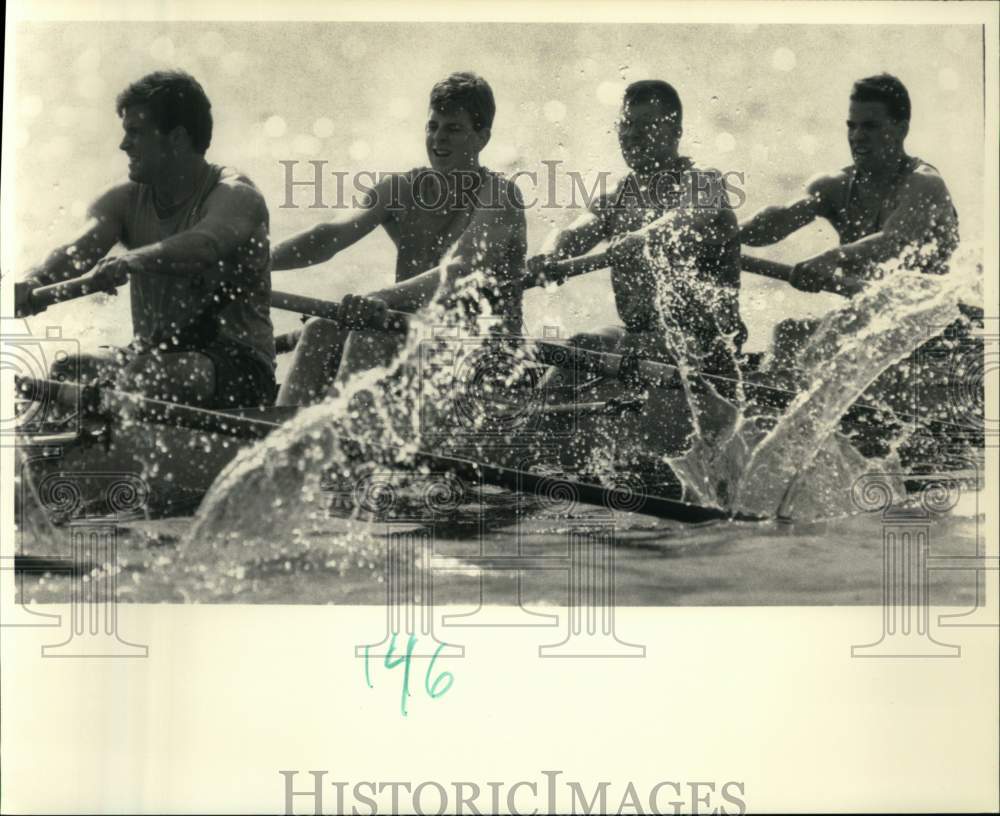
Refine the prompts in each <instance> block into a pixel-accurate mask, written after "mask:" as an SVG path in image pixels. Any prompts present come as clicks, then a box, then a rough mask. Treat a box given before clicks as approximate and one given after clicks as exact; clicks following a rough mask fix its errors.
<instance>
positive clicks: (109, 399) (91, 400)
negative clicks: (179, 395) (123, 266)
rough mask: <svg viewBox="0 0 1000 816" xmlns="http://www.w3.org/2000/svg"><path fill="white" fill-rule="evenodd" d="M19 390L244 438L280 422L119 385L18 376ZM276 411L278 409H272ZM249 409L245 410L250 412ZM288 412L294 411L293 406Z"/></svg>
mask: <svg viewBox="0 0 1000 816" xmlns="http://www.w3.org/2000/svg"><path fill="white" fill-rule="evenodd" d="M15 383H16V386H17V389H18V392H19V393H20V394H21V395H23V396H24V397H27V398H28V399H31V400H35V401H45V402H48V403H50V404H54V405H58V406H60V407H62V408H64V409H67V410H70V411H81V412H82V413H83V414H84V415H85V416H86V415H90V416H108V415H115V416H117V415H119V414H120V413H122V412H123V411H128V410H131V411H133V412H134V418H135V420H136V421H138V420H150V421H153V422H156V423H158V424H161V425H173V426H178V427H183V428H192V429H194V430H202V431H207V432H214V433H221V434H225V435H227V436H235V437H240V438H244V439H260V438H262V437H264V436H267V435H268V434H269V433H270V432H271V431H273V430H274V429H275V428H277V427H279V426H280V422H277V421H276V420H275V419H274V418H273V417H272V418H268V419H264V418H258V417H249V416H245V415H242V414H243V413H244V412H240V413H225V412H223V411H214V410H211V409H209V408H198V407H196V406H193V405H184V404H182V403H178V402H170V401H168V400H158V399H153V398H152V397H144V396H142V395H139V394H132V393H129V392H127V391H121V390H118V389H116V388H110V387H103V388H102V387H98V386H94V385H81V384H80V383H73V382H58V381H56V380H48V379H44V378H39V377H22V376H17V377H15ZM269 410H270V411H271V412H274V411H275V410H276V409H273V408H272V409H269ZM249 412H250V411H249V410H246V411H245V413H249ZM287 413H288V415H289V416H291V414H292V413H294V409H290V410H289V411H288V412H287Z"/></svg>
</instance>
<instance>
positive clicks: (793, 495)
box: [184, 262, 981, 561]
mask: <svg viewBox="0 0 1000 816" xmlns="http://www.w3.org/2000/svg"><path fill="white" fill-rule="evenodd" d="M952 267H953V268H952V273H951V274H950V275H947V276H932V275H923V274H919V273H913V272H907V271H905V270H901V269H899V268H896V269H894V270H893V274H891V275H890V276H887V277H886V278H884V279H883V280H882V281H879V282H875V283H873V284H871V285H870V286H869V287H868V289H867V290H866V291H865V292H863V293H862V294H861V295H858V296H856V297H855V298H854V299H852V300H851V301H849V302H846V303H845V305H844V306H843V307H842V308H841V309H839V310H837V311H835V312H832V313H830V314H828V315H827V316H826V317H825V318H824V319H823V320H822V321H821V323H820V325H819V327H818V329H817V330H816V331H815V333H814V334H813V335H812V336H811V337H810V338H809V339H808V341H807V342H806V343H805V344H804V346H803V347H802V348H801V349H800V350H799V352H798V354H797V355H796V357H795V364H796V366H797V373H796V380H797V382H796V386H797V396H796V397H795V398H794V399H793V401H792V402H791V404H790V406H789V407H788V409H787V410H786V411H785V412H784V414H783V415H781V416H777V417H776V416H773V415H770V416H769V415H766V414H763V415H762V414H761V413H760V412H759V411H754V410H749V408H750V407H751V403H749V402H747V400H746V399H745V397H744V383H743V382H742V381H741V379H740V373H739V367H738V366H735V365H734V366H733V370H734V372H735V377H734V378H733V381H732V382H731V383H730V384H729V385H730V388H729V391H727V392H726V398H723V396H721V395H720V393H719V391H718V390H716V389H714V388H712V387H711V386H706V385H705V384H704V381H703V380H700V379H699V378H698V377H696V376H695V374H696V373H697V371H698V366H699V363H700V361H701V359H702V358H701V357H700V356H699V353H698V349H694V348H692V347H691V344H690V341H689V338H690V332H688V331H686V330H685V326H682V325H680V321H678V320H677V318H676V317H675V316H674V313H675V312H676V311H677V310H675V309H672V308H670V305H671V301H670V299H669V298H670V297H672V295H669V294H662V289H661V291H658V293H657V304H658V307H659V309H658V311H659V313H660V315H661V323H662V327H663V329H664V335H665V337H666V339H667V344H668V346H669V347H670V350H671V353H672V355H673V358H674V360H675V361H676V362H677V363H678V371H679V375H680V376H679V380H680V383H681V386H682V393H683V397H684V400H685V401H686V403H687V406H688V409H689V412H690V421H691V427H692V432H691V435H690V437H689V439H688V443H689V447H688V449H687V451H686V452H685V453H684V454H683V455H679V456H671V457H669V458H667V459H666V462H667V463H668V464H669V466H670V468H671V469H672V470H673V471H674V473H675V474H676V475H677V476H678V477H679V478H680V479H681V482H682V484H683V486H684V495H685V499H686V500H687V501H692V502H695V503H698V504H702V505H712V506H717V507H722V508H725V509H728V510H731V511H733V512H739V513H746V514H753V515H771V516H774V515H782V516H788V515H794V516H795V517H796V518H817V517H821V516H829V515H838V514H843V513H845V512H852V510H853V508H852V506H851V505H850V503H849V494H850V487H851V485H852V484H853V482H854V481H855V479H856V478H857V477H858V476H860V475H862V474H864V473H865V472H869V471H871V470H872V469H873V468H875V469H879V470H889V471H897V472H898V471H899V467H898V466H894V465H893V464H892V460H891V458H890V459H888V460H882V461H879V460H873V459H868V458H865V457H864V456H862V454H861V453H860V452H859V451H858V450H856V449H855V448H854V446H853V445H852V444H851V442H850V441H849V440H848V439H847V438H846V437H845V436H843V435H842V434H841V433H840V432H839V431H838V426H839V422H840V420H841V418H842V416H843V415H844V414H845V412H846V411H847V410H848V409H849V408H850V407H851V405H852V404H853V403H854V402H855V401H856V400H857V399H858V398H859V397H860V396H861V395H862V393H863V392H864V391H865V389H866V388H868V387H869V385H870V384H871V383H872V382H873V381H875V380H876V379H877V378H878V377H879V375H880V374H881V373H882V372H883V371H885V370H886V369H887V368H888V367H890V366H892V365H894V364H896V363H898V362H899V361H900V360H903V359H904V358H906V357H907V356H908V355H910V354H911V353H912V352H913V351H914V350H915V349H916V348H918V347H919V346H920V345H921V344H923V343H924V342H926V341H927V340H928V339H930V338H931V337H933V336H935V335H936V334H938V333H940V331H941V327H943V326H945V325H949V324H951V323H953V322H954V321H955V320H956V319H957V318H958V317H959V314H960V313H959V310H958V303H959V301H960V300H964V301H967V302H976V300H977V298H979V297H981V292H980V291H978V290H977V287H981V269H980V270H974V269H973V267H974V264H971V263H958V262H956V263H953V264H952ZM677 277H678V276H677V274H676V273H675V274H674V276H673V283H674V284H676V282H677ZM686 285H688V286H690V287H709V288H711V286H712V284H706V283H705V282H704V281H700V280H697V279H696V276H694V275H692V276H691V277H690V278H689V279H688V280H687V281H686ZM674 291H676V289H675V290H674ZM702 295H703V297H707V298H709V299H710V298H711V297H712V293H711V292H710V291H708V292H702ZM428 315H429V320H428V322H427V323H423V324H421V323H418V322H416V321H414V324H413V327H412V328H411V331H410V333H409V335H408V336H407V338H406V340H405V342H403V344H402V350H401V351H400V352H399V353H398V354H397V355H396V356H395V357H394V359H393V360H392V361H391V362H390V363H389V364H388V365H386V366H382V367H376V368H373V369H370V370H368V371H366V372H364V373H362V374H359V375H356V376H354V377H352V378H351V379H350V380H349V381H348V382H347V383H344V384H342V385H341V386H340V393H339V395H338V396H336V397H332V398H328V399H327V400H326V401H325V402H323V403H321V404H319V405H316V406H312V407H310V408H307V409H304V410H302V411H301V412H300V413H299V414H298V415H297V416H296V417H295V418H294V419H292V420H291V421H289V422H288V423H287V424H285V425H284V426H283V427H281V428H280V429H278V430H276V431H275V432H274V433H272V434H271V435H270V436H269V437H268V438H267V439H265V440H264V441H262V442H261V443H259V444H257V445H256V446H254V447H252V448H249V449H247V450H245V451H244V452H243V453H242V454H241V455H240V456H238V457H237V458H236V459H235V460H234V461H233V462H232V463H231V464H230V466H229V467H227V468H226V469H225V470H224V471H223V472H222V474H221V475H220V476H219V478H218V479H217V480H216V482H215V484H214V485H213V487H212V488H211V490H210V491H209V493H208V494H207V496H206V498H205V500H204V502H203V503H202V508H201V511H200V513H199V517H198V519H197V520H196V523H195V524H194V525H193V526H192V528H191V529H190V531H189V533H188V535H187V537H186V541H185V544H184V546H185V547H186V548H187V551H188V552H190V553H192V554H194V555H196V556H197V555H200V556H203V557H204V556H208V555H209V554H211V557H212V558H213V559H218V558H219V557H220V555H223V554H226V553H228V554H229V555H231V556H232V557H234V558H235V559H236V560H240V561H246V560H248V559H250V560H252V559H258V560H259V559H267V558H283V557H287V556H289V555H292V554H296V553H302V552H305V551H308V550H309V548H310V546H313V545H312V544H310V541H312V540H314V539H316V538H317V537H316V536H310V535H309V530H310V529H312V530H315V529H318V528H321V527H323V525H324V524H326V525H329V521H328V518H329V513H328V505H329V504H330V494H329V492H328V491H324V489H323V485H322V479H323V476H322V474H323V473H324V472H325V473H327V474H329V473H333V474H334V481H337V480H340V481H341V482H343V483H345V484H346V485H347V486H348V488H352V487H356V486H357V485H358V484H359V483H361V482H362V481H363V480H364V478H365V476H366V474H370V473H371V472H372V468H373V463H372V462H371V461H366V462H362V461H359V459H358V456H357V452H356V450H354V451H353V452H352V448H351V445H350V444H345V440H346V441H348V442H350V441H351V440H353V441H355V442H361V443H364V444H367V445H372V446H375V447H377V448H379V449H381V450H383V451H385V450H391V454H390V457H389V459H390V461H388V466H389V467H391V468H392V469H393V470H394V471H397V473H398V474H403V473H406V472H407V469H408V467H409V466H410V465H411V464H412V457H413V455H414V454H415V453H417V452H418V451H419V450H420V449H421V444H422V443H423V444H426V437H424V438H423V440H422V431H423V430H424V429H423V426H422V422H423V420H424V416H425V412H424V411H423V408H425V407H426V406H427V405H428V404H431V405H439V404H441V403H443V402H447V401H449V400H452V399H454V393H453V391H452V389H453V387H454V381H453V370H442V371H441V372H439V373H435V372H434V371H433V370H428V369H427V368H426V367H423V366H421V365H420V354H421V346H422V345H423V342H424V341H422V339H421V334H420V331H419V326H420V325H424V326H426V325H441V323H442V322H443V321H446V319H447V317H448V312H447V311H446V310H445V308H444V306H443V305H442V304H440V303H435V304H433V305H432V308H431V309H429V310H428ZM729 340H731V338H729ZM463 342H465V341H463ZM729 351H730V353H731V354H732V355H733V356H734V357H735V346H734V345H733V344H732V343H731V342H730V343H729ZM720 390H721V389H720ZM604 442H606V440H601V439H597V440H595V445H594V450H595V452H597V454H600V453H601V452H602V451H603V443H604ZM631 444H632V445H633V446H636V445H638V446H639V447H642V446H646V447H648V446H649V444H650V440H649V439H648V438H645V439H641V440H633V441H632V442H631ZM626 447H627V446H626V445H620V446H618V450H619V451H621V450H624V449H625V448H626ZM619 461H620V460H619ZM386 466H387V461H386V459H385V458H382V459H381V461H380V462H379V464H378V465H377V467H383V468H384V467H386ZM418 475H419V474H418ZM898 487H899V489H900V490H902V486H901V485H899V486H898ZM249 501H252V502H253V503H254V505H255V507H256V508H258V512H257V513H255V514H253V525H254V526H253V529H246V527H245V525H246V520H247V515H248V514H247V513H246V506H247V503H248V502H249ZM349 521H351V522H352V523H353V526H352V525H351V524H346V525H345V524H342V525H341V526H340V527H339V528H338V530H337V532H338V533H340V535H337V536H332V537H331V536H325V537H323V540H324V542H325V543H324V545H323V546H324V547H327V548H329V547H331V546H337V547H339V548H341V549H342V550H343V551H344V552H347V553H349V554H351V555H352V556H353V555H359V556H360V557H361V558H362V559H369V560H371V561H374V560H376V559H375V558H374V555H373V553H374V550H375V548H376V547H381V546H382V544H380V543H377V542H376V541H375V539H374V538H373V532H372V530H373V528H371V526H370V524H369V523H368V522H367V521H366V520H365V519H364V518H362V517H360V516H359V513H358V509H357V506H355V511H354V515H353V516H352V518H351V519H350V520H349ZM328 531H329V529H328ZM290 533H291V536H290V535H289V534H290ZM345 533H346V534H345ZM331 540H332V541H333V542H335V544H332V543H331Z"/></svg>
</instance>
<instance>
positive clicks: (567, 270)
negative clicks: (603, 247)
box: [523, 252, 609, 289]
mask: <svg viewBox="0 0 1000 816" xmlns="http://www.w3.org/2000/svg"><path fill="white" fill-rule="evenodd" d="M537 257H542V256H537ZM533 260H535V259H534V258H533V259H532V261H533ZM529 263H530V262H529ZM608 265H609V261H608V255H607V253H606V252H596V253H594V254H592V255H580V256H579V257H576V258H566V259H564V260H561V261H553V262H551V263H549V264H548V265H547V266H546V267H545V269H544V270H542V271H540V272H531V271H529V272H527V273H526V274H525V276H524V283H523V288H525V289H531V288H532V287H534V286H545V285H547V284H549V283H551V282H555V281H565V280H569V279H570V278H575V277H576V276H577V275H584V274H586V273H587V272H593V271H594V270H597V269H604V268H605V267H606V266H608Z"/></svg>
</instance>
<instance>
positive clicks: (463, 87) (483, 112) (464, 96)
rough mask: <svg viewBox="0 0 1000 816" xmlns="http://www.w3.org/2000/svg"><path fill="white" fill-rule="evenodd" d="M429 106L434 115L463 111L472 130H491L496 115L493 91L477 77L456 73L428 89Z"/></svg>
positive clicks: (469, 73)
mask: <svg viewBox="0 0 1000 816" xmlns="http://www.w3.org/2000/svg"><path fill="white" fill-rule="evenodd" d="M431 107H432V108H433V109H434V110H436V111H437V112H438V113H454V112H455V111H459V110H464V111H465V112H466V113H468V114H469V118H470V119H472V127H473V128H474V129H476V130H482V129H483V128H491V127H493V117H494V116H495V115H496V112H497V105H496V102H494V101H493V89H492V88H491V87H490V84H489V83H488V82H487V81H486V80H485V79H483V78H482V77H481V76H479V74H475V73H473V72H472V71H457V72H456V73H454V74H451V75H450V76H448V77H447V78H445V79H442V80H441V81H440V82H438V83H437V84H436V85H435V86H434V87H433V88H432V89H431Z"/></svg>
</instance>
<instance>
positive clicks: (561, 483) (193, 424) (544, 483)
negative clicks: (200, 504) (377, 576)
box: [16, 377, 759, 522]
mask: <svg viewBox="0 0 1000 816" xmlns="http://www.w3.org/2000/svg"><path fill="white" fill-rule="evenodd" d="M16 382H17V387H18V389H19V390H20V391H21V393H22V394H23V395H25V396H27V397H29V398H33V399H37V398H46V397H47V398H49V399H54V400H56V401H57V402H60V403H61V404H64V405H66V406H67V407H76V406H78V405H84V406H87V407H86V408H85V412H87V411H88V410H89V411H96V414H97V416H98V417H105V418H107V416H108V410H109V409H110V408H112V407H113V406H116V405H123V404H127V405H130V406H132V407H133V408H134V409H135V410H136V412H137V414H138V415H139V416H143V417H147V418H149V419H151V420H152V421H155V422H159V423H161V424H169V425H175V426H179V427H186V428H194V429H197V430H203V431H210V432H212V433H217V434H222V435H226V436H230V437H234V438H238V439H246V440H253V439H259V438H262V437H264V436H267V435H268V434H270V433H271V432H272V431H274V430H275V429H277V428H279V427H281V421H276V420H275V418H273V417H272V418H269V419H263V418H259V417H253V416H241V415H240V414H238V413H235V414H229V413H224V412H222V411H212V410H209V409H205V408H195V407H193V406H189V405H180V404H178V403H171V402H166V401H164V400H157V399H151V398H148V397H142V396H139V395H136V394H131V393H127V392H123V391H118V390H116V389H113V388H108V387H104V388H98V387H97V386H80V385H77V384H75V383H73V384H67V383H60V382H56V381H55V380H44V379H38V378H33V377H17V378H16ZM85 390H86V393H84V392H85ZM268 410H269V411H273V410H274V409H268ZM295 410H296V409H294V408H291V409H288V417H287V418H290V417H291V416H292V414H294V412H295ZM283 419H284V418H283ZM342 441H343V442H345V443H347V444H348V445H349V446H350V448H351V451H352V453H354V454H356V455H357V456H358V457H359V458H360V459H364V460H366V461H375V462H383V463H386V464H389V465H393V466H398V462H399V457H398V451H397V450H396V449H395V448H392V447H389V446H380V445H373V444H371V443H367V442H361V441H359V440H356V439H351V438H349V437H344V438H342ZM412 465H413V467H415V468H417V469H421V468H427V469H428V470H432V471H437V472H442V471H443V472H450V473H453V474H455V475H456V476H458V477H459V478H461V479H464V480H466V481H471V482H480V481H481V482H482V483H484V484H488V485H494V486H497V487H504V488H508V489H510V490H517V491H522V492H531V493H535V494H538V495H543V496H549V495H570V496H572V497H573V498H574V499H575V500H577V501H579V502H581V503H582V504H589V505H595V506H601V507H610V508H616V507H620V506H627V508H628V510H629V511H630V512H634V513H641V514H644V515H652V516H658V517H661V518H669V519H674V520H677V521H684V522H703V521H714V520H721V519H729V518H737V519H739V520H744V521H756V520H759V519H758V517H757V516H751V515H744V516H738V517H737V516H732V515H731V514H729V513H727V512H726V511H724V510H721V509H718V508H712V507H701V506H699V505H695V504H688V503H687V502H682V501H676V500H673V499H666V498H663V497H660V496H655V495H646V494H638V495H636V494H634V493H624V492H623V489H622V488H619V487H615V486H611V487H607V486H605V485H601V484H596V483H592V482H585V481H577V480H572V479H564V478H553V477H549V476H541V475H539V474H536V473H531V472H529V471H522V470H516V469H514V468H508V467H502V466H499V465H491V464H488V463H483V462H475V461H473V460H471V459H465V458H461V457H457V456H446V455H442V454H436V453H428V452H425V451H419V452H417V453H416V454H415V455H414V456H413V461H412Z"/></svg>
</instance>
